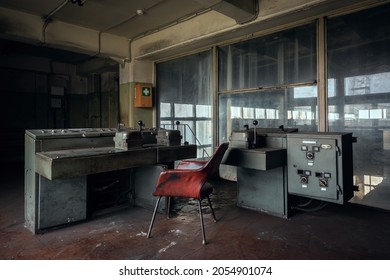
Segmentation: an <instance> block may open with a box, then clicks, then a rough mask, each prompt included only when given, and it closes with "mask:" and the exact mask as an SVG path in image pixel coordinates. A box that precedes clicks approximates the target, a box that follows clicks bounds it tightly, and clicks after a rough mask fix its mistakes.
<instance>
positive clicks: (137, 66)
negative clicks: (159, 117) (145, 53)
mask: <svg viewBox="0 0 390 280" xmlns="http://www.w3.org/2000/svg"><path fill="white" fill-rule="evenodd" d="M153 73H154V67H153V62H152V61H144V60H142V61H140V60H133V61H131V62H127V63H126V64H125V65H124V66H120V70H119V83H120V86H119V112H120V113H119V120H120V123H122V124H123V125H124V126H125V127H137V122H138V121H139V120H142V121H143V123H144V124H145V127H147V128H152V127H155V126H156V117H155V112H156V110H155V108H156V107H155V104H156V101H155V100H156V98H155V97H156V96H155V92H154V91H153V107H152V108H136V107H135V106H134V97H135V85H136V84H137V83H148V84H153V77H154V74H153ZM153 87H154V85H153Z"/></svg>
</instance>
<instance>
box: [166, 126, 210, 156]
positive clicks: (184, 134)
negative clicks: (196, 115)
mask: <svg viewBox="0 0 390 280" xmlns="http://www.w3.org/2000/svg"><path fill="white" fill-rule="evenodd" d="M175 125H176V126H177V130H180V129H179V126H183V140H184V141H186V139H187V136H186V129H185V127H187V128H188V129H189V130H190V132H191V133H192V135H193V136H194V137H195V142H196V143H197V144H199V146H200V147H202V150H203V157H205V154H206V156H207V157H210V155H209V154H208V153H207V151H206V149H205V147H204V145H202V143H200V141H199V139H198V138H197V137H196V135H195V132H194V131H193V130H192V128H191V127H190V126H189V125H188V124H186V123H184V124H181V123H180V122H179V121H176V122H175V124H160V126H161V127H162V128H166V127H171V128H173V129H174V126H175Z"/></svg>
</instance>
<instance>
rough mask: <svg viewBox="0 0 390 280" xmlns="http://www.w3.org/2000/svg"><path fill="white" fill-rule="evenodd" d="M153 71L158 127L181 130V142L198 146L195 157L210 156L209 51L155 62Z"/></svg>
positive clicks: (210, 96) (210, 98) (210, 99)
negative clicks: (155, 65) (154, 74)
mask: <svg viewBox="0 0 390 280" xmlns="http://www.w3.org/2000/svg"><path fill="white" fill-rule="evenodd" d="M156 71H157V73H156V77H157V81H156V87H157V89H156V91H157V98H158V102H157V104H158V117H159V124H160V126H162V127H165V128H168V129H179V130H181V134H182V136H183V140H182V142H184V141H187V142H188V143H190V144H197V145H198V157H200V158H203V157H207V156H209V155H211V154H212V135H213V134H212V131H213V130H212V129H213V126H212V115H213V113H212V100H213V99H212V94H211V72H212V67H211V52H210V51H206V52H202V53H198V54H194V55H190V56H186V57H182V58H178V59H174V60H171V61H167V62H162V63H159V64H157V67H156ZM177 121H179V122H180V125H179V126H177V125H176V122H177Z"/></svg>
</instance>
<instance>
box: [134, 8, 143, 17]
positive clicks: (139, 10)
mask: <svg viewBox="0 0 390 280" xmlns="http://www.w3.org/2000/svg"><path fill="white" fill-rule="evenodd" d="M136 13H137V16H142V15H144V14H145V11H144V10H142V9H138V10H137V11H136Z"/></svg>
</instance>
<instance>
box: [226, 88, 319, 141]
mask: <svg viewBox="0 0 390 280" xmlns="http://www.w3.org/2000/svg"><path fill="white" fill-rule="evenodd" d="M315 88H316V87H314V86H313V87H312V88H311V89H310V90H309V92H313V95H314V96H315V97H310V98H302V97H301V96H299V95H298V96H299V97H294V91H295V88H288V89H274V90H264V91H256V92H242V93H236V94H226V95H221V96H220V97H219V110H220V111H219V124H220V130H219V133H220V141H222V142H226V141H228V140H229V136H230V135H231V133H232V131H237V130H242V129H244V126H245V125H248V126H249V127H253V120H254V119H256V120H257V121H258V127H271V128H277V127H279V126H280V125H283V126H284V127H286V128H287V127H296V128H298V129H299V131H317V126H318V118H317V115H318V114H317V110H318V108H317V97H316V96H317V92H316V90H315Z"/></svg>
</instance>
